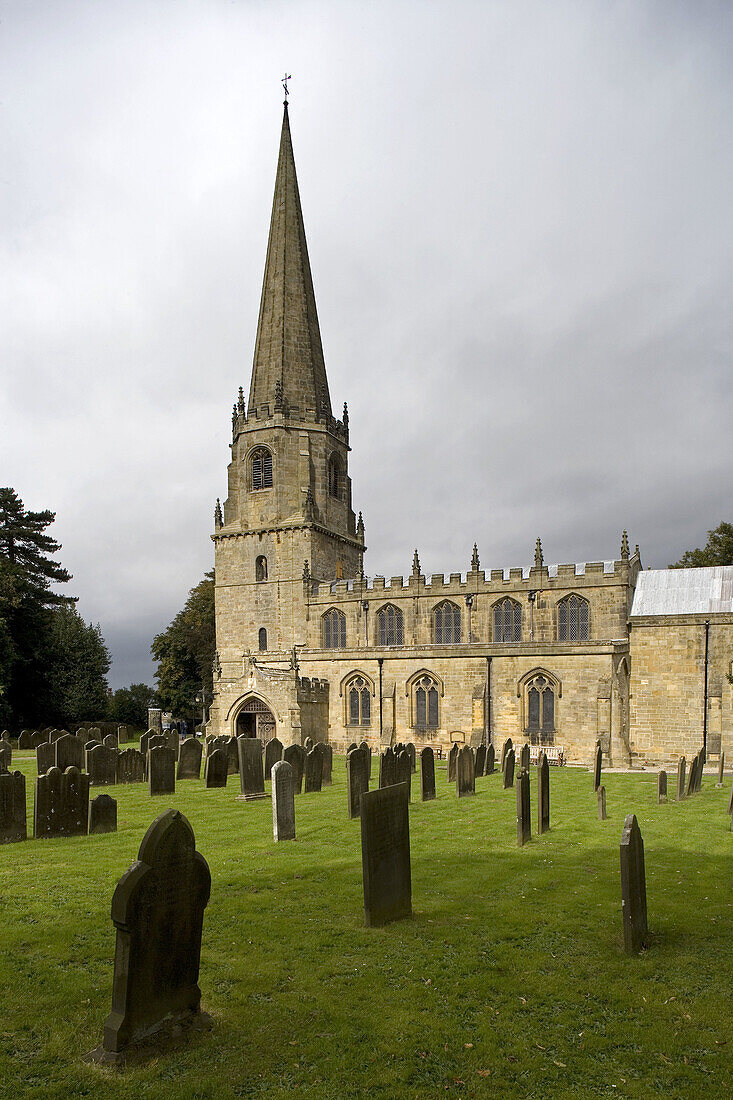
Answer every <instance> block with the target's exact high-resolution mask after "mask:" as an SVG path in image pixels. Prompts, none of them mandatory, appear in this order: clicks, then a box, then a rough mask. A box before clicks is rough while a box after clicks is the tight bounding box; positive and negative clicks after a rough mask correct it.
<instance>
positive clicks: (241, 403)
mask: <svg viewBox="0 0 733 1100" xmlns="http://www.w3.org/2000/svg"><path fill="white" fill-rule="evenodd" d="M237 412H238V413H239V415H240V416H244V390H243V389H242V387H241V386H240V387H239V397H238V399H237Z"/></svg>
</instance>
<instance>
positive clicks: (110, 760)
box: [87, 745, 117, 787]
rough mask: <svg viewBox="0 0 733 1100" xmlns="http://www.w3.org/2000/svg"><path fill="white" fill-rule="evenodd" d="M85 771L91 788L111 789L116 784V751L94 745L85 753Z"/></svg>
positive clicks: (104, 746)
mask: <svg viewBox="0 0 733 1100" xmlns="http://www.w3.org/2000/svg"><path fill="white" fill-rule="evenodd" d="M87 771H88V772H89V785H90V786H91V787H112V786H114V784H115V783H116V782H117V750H116V749H108V748H107V746H106V745H95V746H94V748H93V749H90V750H89V752H88V753H87Z"/></svg>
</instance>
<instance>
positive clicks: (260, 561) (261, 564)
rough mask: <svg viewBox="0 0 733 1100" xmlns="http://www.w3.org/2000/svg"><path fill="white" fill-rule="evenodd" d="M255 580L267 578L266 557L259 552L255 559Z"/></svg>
mask: <svg viewBox="0 0 733 1100" xmlns="http://www.w3.org/2000/svg"><path fill="white" fill-rule="evenodd" d="M255 580H256V581H266V580H267V558H266V557H265V555H264V554H259V555H258V557H257V560H256V561H255Z"/></svg>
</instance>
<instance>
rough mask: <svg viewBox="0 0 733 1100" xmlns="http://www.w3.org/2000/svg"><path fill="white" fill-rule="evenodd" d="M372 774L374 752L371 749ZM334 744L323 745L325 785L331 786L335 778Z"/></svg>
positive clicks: (370, 770) (370, 768)
mask: <svg viewBox="0 0 733 1100" xmlns="http://www.w3.org/2000/svg"><path fill="white" fill-rule="evenodd" d="M371 774H372V753H371V749H370V750H369V776H370V778H371ZM332 776H333V745H324V746H323V786H324V787H330V786H331V784H332V782H333V780H332Z"/></svg>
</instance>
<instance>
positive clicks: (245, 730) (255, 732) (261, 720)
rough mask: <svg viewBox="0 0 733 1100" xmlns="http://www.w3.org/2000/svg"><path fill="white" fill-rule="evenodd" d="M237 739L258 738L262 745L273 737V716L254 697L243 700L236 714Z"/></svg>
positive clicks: (265, 706) (260, 701) (259, 700)
mask: <svg viewBox="0 0 733 1100" xmlns="http://www.w3.org/2000/svg"><path fill="white" fill-rule="evenodd" d="M235 733H236V735H237V737H259V739H260V741H262V743H263V745H264V744H265V743H266V742H267V741H271V740H272V738H273V737H274V736H275V716H274V714H273V713H272V711H271V710H270V708H269V707H268V705H267V703H263V701H262V700H261V699H258V698H257V697H256V696H254V695H253V696H251V697H250V698H249V699H247V700H245V703H244V705H243V706H242V707H241V708H240V710H239V713H238V714H237V727H236V730H235Z"/></svg>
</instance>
